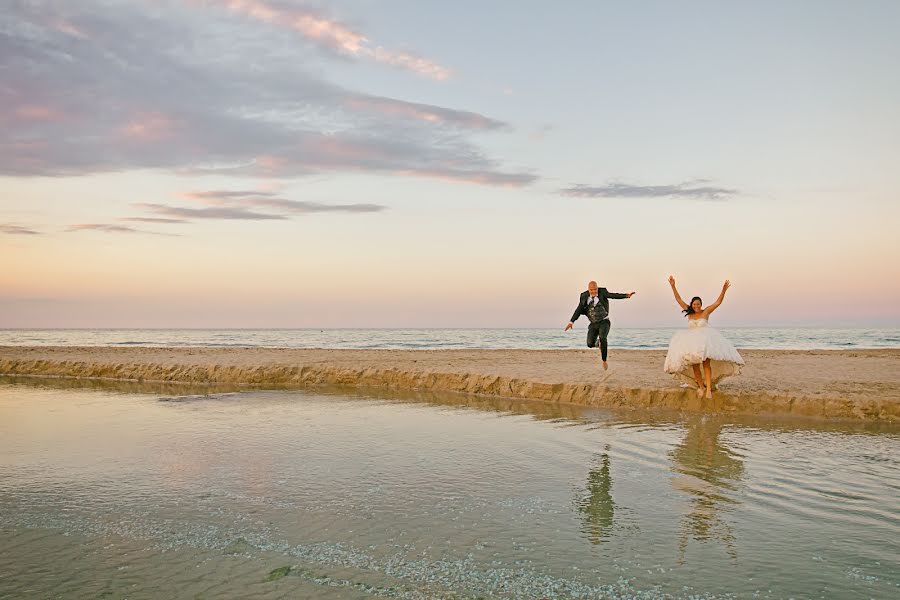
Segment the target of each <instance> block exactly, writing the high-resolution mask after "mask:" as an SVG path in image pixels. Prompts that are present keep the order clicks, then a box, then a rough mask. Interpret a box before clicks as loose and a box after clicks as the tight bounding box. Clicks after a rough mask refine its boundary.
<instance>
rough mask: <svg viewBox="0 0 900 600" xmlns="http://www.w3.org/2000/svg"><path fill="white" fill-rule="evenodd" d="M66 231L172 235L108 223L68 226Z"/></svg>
mask: <svg viewBox="0 0 900 600" xmlns="http://www.w3.org/2000/svg"><path fill="white" fill-rule="evenodd" d="M66 231H70V232H72V231H102V232H104V233H143V234H148V235H174V234H171V233H159V232H156V231H144V230H142V229H135V228H134V227H128V226H126V225H113V224H110V223H78V224H75V225H70V226H69V227H68V228H67V229H66Z"/></svg>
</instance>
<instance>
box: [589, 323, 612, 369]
mask: <svg viewBox="0 0 900 600" xmlns="http://www.w3.org/2000/svg"><path fill="white" fill-rule="evenodd" d="M610 327H612V323H610V322H609V319H603V320H602V321H597V322H595V323H591V324H590V325H588V330H587V345H588V348H596V347H597V342H598V341H599V342H600V357H601V358H602V359H603V360H606V351H607V342H606V337H607V336H608V335H609V328H610Z"/></svg>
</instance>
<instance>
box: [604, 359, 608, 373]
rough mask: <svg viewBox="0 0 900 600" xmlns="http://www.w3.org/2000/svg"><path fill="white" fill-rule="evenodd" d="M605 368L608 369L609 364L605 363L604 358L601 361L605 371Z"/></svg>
mask: <svg viewBox="0 0 900 600" xmlns="http://www.w3.org/2000/svg"><path fill="white" fill-rule="evenodd" d="M607 369H609V365H608V364H606V361H605V360H604V361H603V370H604V371H606V370H607Z"/></svg>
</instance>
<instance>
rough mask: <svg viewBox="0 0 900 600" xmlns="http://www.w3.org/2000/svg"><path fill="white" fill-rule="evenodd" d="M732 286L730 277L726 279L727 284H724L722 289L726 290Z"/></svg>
mask: <svg viewBox="0 0 900 600" xmlns="http://www.w3.org/2000/svg"><path fill="white" fill-rule="evenodd" d="M730 287H731V281H729V280H728V279H726V280H725V284H724V285H723V286H722V291H723V292H724V291H725V290H727V289H728V288H730Z"/></svg>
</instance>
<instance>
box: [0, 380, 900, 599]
mask: <svg viewBox="0 0 900 600" xmlns="http://www.w3.org/2000/svg"><path fill="white" fill-rule="evenodd" d="M898 558H900V428H898V427H897V426H891V425H884V424H882V425H878V424H861V423H845V424H835V423H818V422H813V421H798V420H771V419H767V420H764V419H750V418H748V419H740V420H737V419H735V418H725V417H716V416H708V417H706V418H703V417H685V418H680V417H679V416H677V415H674V416H670V417H659V416H650V415H640V414H636V413H626V414H621V413H612V412H607V411H598V410H592V409H588V408H582V407H567V406H562V407H561V406H553V405H548V404H541V403H533V404H530V403H515V402H512V401H508V400H495V399H487V398H476V397H465V396H449V395H447V396H439V395H430V394H429V395H425V394H421V395H420V394H403V395H400V396H397V395H391V396H377V395H373V394H369V393H366V394H362V393H359V392H355V391H353V390H349V391H348V390H329V389H322V390H317V391H314V392H311V391H296V390H295V391H289V390H281V391H242V392H237V391H236V390H235V389H229V388H217V389H214V390H207V389H203V388H184V387H180V386H167V387H160V386H138V385H136V384H132V385H130V386H129V387H118V386H116V385H112V384H108V383H104V384H99V383H90V382H78V381H66V380H59V381H56V382H39V381H36V380H28V379H9V378H6V379H3V380H2V381H0V597H10V598H28V597H35V598H47V597H64V598H98V597H109V598H122V597H128V598H162V597H179V598H198V597H199V598H213V597H264V598H267V597H271V598H281V597H285V598H298V597H299V598H371V597H396V598H413V599H418V598H435V597H437V598H443V597H453V598H479V597H485V598H488V597H499V598H570V597H581V598H600V597H603V598H731V597H734V598H750V597H760V598H786V597H798V598H800V597H803V598H892V597H897V595H898V594H900V566H898ZM278 569H281V570H278Z"/></svg>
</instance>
